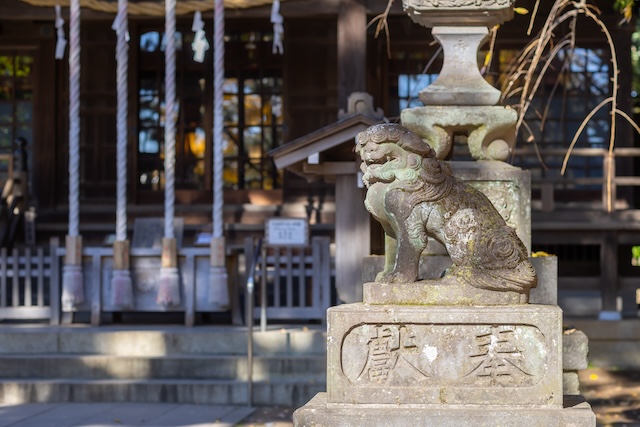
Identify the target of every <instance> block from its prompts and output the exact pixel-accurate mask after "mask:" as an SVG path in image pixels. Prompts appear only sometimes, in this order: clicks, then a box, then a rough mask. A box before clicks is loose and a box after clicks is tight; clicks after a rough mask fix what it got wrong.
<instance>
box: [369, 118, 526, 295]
mask: <svg viewBox="0 0 640 427" xmlns="http://www.w3.org/2000/svg"><path fill="white" fill-rule="evenodd" d="M356 152H357V153H358V154H359V155H360V157H361V158H362V161H363V163H362V166H361V169H362V172H363V173H364V175H363V181H364V183H365V185H366V186H367V188H368V190H367V196H366V200H365V206H366V208H367V210H369V212H371V214H372V215H373V217H374V218H375V219H376V220H378V221H379V222H380V223H381V224H382V227H383V228H384V231H385V249H386V251H385V252H386V261H385V268H384V270H383V271H382V272H380V273H379V274H378V276H377V277H376V282H381V283H411V282H415V281H416V279H417V275H418V263H419V259H420V254H421V253H422V251H423V250H424V249H425V248H426V246H427V241H428V239H429V238H434V239H436V240H437V241H439V242H440V243H442V244H443V245H444V247H445V248H446V249H447V252H448V253H449V255H450V256H451V259H452V261H453V267H451V268H450V269H449V270H448V273H447V276H445V277H444V278H443V279H442V280H443V281H446V282H447V283H455V285H457V286H463V287H465V286H466V287H468V286H471V287H473V288H476V289H483V290H487V291H498V292H515V293H517V294H521V295H522V298H520V299H519V302H526V300H527V299H528V295H529V289H530V288H531V287H534V286H535V285H536V280H537V278H536V273H535V270H534V269H533V266H532V265H531V264H530V263H529V261H528V258H527V250H526V248H525V247H524V244H523V243H522V241H521V240H520V239H519V238H518V236H517V235H516V232H515V230H513V229H512V228H510V227H509V226H508V225H507V224H506V223H505V221H504V219H503V218H502V217H501V216H500V214H499V213H498V211H496V209H495V208H494V207H493V205H492V204H491V202H490V201H489V199H487V197H486V196H485V195H484V194H482V193H481V192H479V191H478V190H475V189H474V188H472V187H471V186H469V185H467V184H464V183H461V182H458V181H457V180H456V179H455V178H454V177H453V176H452V174H451V170H450V168H449V166H448V165H447V164H446V163H445V162H442V161H439V160H437V159H436V158H435V152H434V151H433V150H432V149H431V148H430V147H429V145H428V144H426V143H425V142H424V141H423V140H422V139H421V138H420V137H418V136H417V135H415V134H413V133H411V132H410V131H408V130H407V129H405V128H404V127H402V126H400V125H397V124H380V125H375V126H372V127H370V128H369V129H367V130H365V131H364V132H361V133H360V134H358V137H357V146H356Z"/></svg>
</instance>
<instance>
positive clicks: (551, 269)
mask: <svg viewBox="0 0 640 427" xmlns="http://www.w3.org/2000/svg"><path fill="white" fill-rule="evenodd" d="M529 262H531V264H532V265H533V268H535V269H536V274H537V275H538V285H537V286H536V287H535V288H531V291H530V292H529V303H531V304H547V305H557V304H558V257H556V256H543V257H535V258H534V257H529Z"/></svg>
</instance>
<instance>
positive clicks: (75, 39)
mask: <svg viewBox="0 0 640 427" xmlns="http://www.w3.org/2000/svg"><path fill="white" fill-rule="evenodd" d="M69 14H70V18H69V39H70V40H69V42H70V43H69V234H68V235H67V239H66V257H65V265H64V267H63V273H62V305H63V308H64V309H66V310H73V309H75V308H76V307H77V306H78V305H80V304H82V303H83V302H84V286H83V276H82V238H81V237H80V233H79V228H80V176H79V175H80V0H71V9H70V11H69Z"/></svg>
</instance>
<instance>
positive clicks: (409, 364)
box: [327, 304, 562, 425]
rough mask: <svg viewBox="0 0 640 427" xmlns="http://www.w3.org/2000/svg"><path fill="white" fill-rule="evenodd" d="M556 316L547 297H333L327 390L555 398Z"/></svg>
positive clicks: (432, 400)
mask: <svg viewBox="0 0 640 427" xmlns="http://www.w3.org/2000/svg"><path fill="white" fill-rule="evenodd" d="M561 325H562V312H561V310H560V309H559V308H558V307H555V306H543V305H519V306H495V307H460V306H429V307H425V306H389V305H387V306H385V305H378V306H370V305H366V304H347V305H342V306H338V307H333V308H330V309H329V310H328V339H327V341H328V344H327V392H328V395H327V396H328V397H327V399H328V402H329V403H349V404H396V405H398V404H400V405H403V404H404V405H420V404H427V405H446V406H450V405H517V406H520V407H522V406H532V407H546V408H558V407H561V406H562V367H561V360H562V358H561V343H560V334H561ZM407 425H411V424H407Z"/></svg>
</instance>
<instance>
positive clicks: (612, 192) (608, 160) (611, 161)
mask: <svg viewBox="0 0 640 427" xmlns="http://www.w3.org/2000/svg"><path fill="white" fill-rule="evenodd" d="M602 175H603V179H604V182H603V184H602V205H603V208H604V210H605V212H613V211H615V210H616V197H617V196H616V156H615V154H613V153H611V154H609V153H607V154H605V156H604V157H603V158H602ZM609 177H610V178H609Z"/></svg>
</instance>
